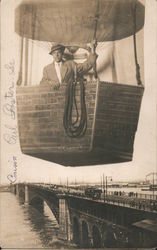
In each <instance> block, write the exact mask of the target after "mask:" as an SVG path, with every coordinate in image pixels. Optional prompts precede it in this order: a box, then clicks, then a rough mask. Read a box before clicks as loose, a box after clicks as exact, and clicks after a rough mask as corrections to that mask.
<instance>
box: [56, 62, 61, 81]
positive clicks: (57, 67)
mask: <svg viewBox="0 0 157 250" xmlns="http://www.w3.org/2000/svg"><path fill="white" fill-rule="evenodd" d="M61 65H62V62H55V69H56V73H57V77H58V80H59V83H61V82H62V77H61Z"/></svg>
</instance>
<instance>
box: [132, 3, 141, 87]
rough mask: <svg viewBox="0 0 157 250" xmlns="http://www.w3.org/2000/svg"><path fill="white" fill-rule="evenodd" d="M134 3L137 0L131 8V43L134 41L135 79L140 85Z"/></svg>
mask: <svg viewBox="0 0 157 250" xmlns="http://www.w3.org/2000/svg"><path fill="white" fill-rule="evenodd" d="M136 5H137V0H136V1H135V5H134V8H133V23H134V33H133V43H134V56H135V65H136V80H137V84H138V85H139V86H140V85H142V81H141V75H140V65H139V63H138V58H137V48H136Z"/></svg>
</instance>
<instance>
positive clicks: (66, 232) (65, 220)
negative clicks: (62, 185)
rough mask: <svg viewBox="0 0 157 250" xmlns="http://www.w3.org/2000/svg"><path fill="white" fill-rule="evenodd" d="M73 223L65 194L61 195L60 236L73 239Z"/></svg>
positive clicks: (63, 238) (69, 239)
mask: <svg viewBox="0 0 157 250" xmlns="http://www.w3.org/2000/svg"><path fill="white" fill-rule="evenodd" d="M71 235H72V233H71V223H70V214H69V208H68V203H67V200H66V198H65V196H64V195H60V196H59V238H60V239H62V240H68V241H71Z"/></svg>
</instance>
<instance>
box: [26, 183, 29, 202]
mask: <svg viewBox="0 0 157 250" xmlns="http://www.w3.org/2000/svg"><path fill="white" fill-rule="evenodd" d="M25 205H29V190H28V186H27V185H25Z"/></svg>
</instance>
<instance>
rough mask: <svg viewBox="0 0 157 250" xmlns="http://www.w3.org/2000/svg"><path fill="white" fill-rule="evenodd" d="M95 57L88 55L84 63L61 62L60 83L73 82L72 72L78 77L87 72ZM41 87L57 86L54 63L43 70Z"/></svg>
mask: <svg viewBox="0 0 157 250" xmlns="http://www.w3.org/2000/svg"><path fill="white" fill-rule="evenodd" d="M96 58H97V56H96V55H95V54H92V53H91V54H90V55H89V57H88V59H87V60H86V61H85V62H84V63H79V64H77V63H75V62H74V61H62V66H61V77H62V83H68V82H69V81H73V80H74V72H75V70H76V71H77V74H78V76H81V75H83V74H84V73H86V72H88V71H89V70H90V69H91V68H92V67H93V65H94V63H95V61H96ZM40 84H41V85H45V84H46V85H47V84H48V85H56V84H59V80H58V77H57V73H56V69H55V65H54V63H51V64H49V65H47V66H46V67H45V68H44V70H43V78H42V80H41V82H40Z"/></svg>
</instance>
